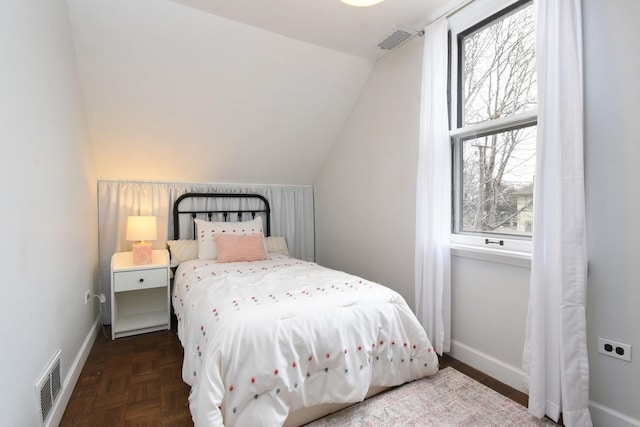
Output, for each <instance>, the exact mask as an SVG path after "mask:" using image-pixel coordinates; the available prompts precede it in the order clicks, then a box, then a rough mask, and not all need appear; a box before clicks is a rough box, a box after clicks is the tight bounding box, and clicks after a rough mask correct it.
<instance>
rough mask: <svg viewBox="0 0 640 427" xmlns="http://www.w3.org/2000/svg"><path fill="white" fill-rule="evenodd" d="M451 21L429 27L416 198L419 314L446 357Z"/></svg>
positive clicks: (425, 39) (416, 264) (448, 296)
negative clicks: (448, 100) (448, 82)
mask: <svg viewBox="0 0 640 427" xmlns="http://www.w3.org/2000/svg"><path fill="white" fill-rule="evenodd" d="M447 32H448V23H447V19H446V18H440V19H439V20H437V21H436V22H434V23H433V24H431V25H429V26H428V27H427V28H425V34H424V54H423V65H422V67H423V71H422V94H421V99H422V106H421V113H420V114H421V115H420V140H419V152H418V182H417V194H416V259H415V270H416V271H415V287H416V315H417V317H418V319H419V320H420V322H421V323H422V325H423V326H424V327H425V329H426V331H427V335H428V336H429V339H430V340H431V342H432V344H433V345H434V346H435V348H436V351H437V352H438V353H439V354H440V355H442V353H443V352H448V351H449V347H450V341H451V326H450V323H451V322H450V319H451V307H450V306H451V289H450V288H451V255H450V253H449V244H450V239H451V145H450V142H449V121H448V112H447V67H448V40H447V37H448V36H447Z"/></svg>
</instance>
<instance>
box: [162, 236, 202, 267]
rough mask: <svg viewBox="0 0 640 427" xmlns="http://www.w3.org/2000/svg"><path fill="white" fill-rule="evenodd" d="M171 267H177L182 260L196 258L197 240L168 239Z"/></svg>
mask: <svg viewBox="0 0 640 427" xmlns="http://www.w3.org/2000/svg"><path fill="white" fill-rule="evenodd" d="M167 246H169V253H170V254H171V267H177V266H178V265H180V263H181V262H183V261H189V260H190V259H196V258H198V242H197V241H195V240H169V241H167Z"/></svg>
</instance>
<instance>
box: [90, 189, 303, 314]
mask: <svg viewBox="0 0 640 427" xmlns="http://www.w3.org/2000/svg"><path fill="white" fill-rule="evenodd" d="M189 192H199V193H257V194H261V195H263V196H265V197H266V198H267V200H269V204H270V205H271V235H272V236H283V237H285V239H286V241H287V246H288V248H289V253H290V254H291V256H293V257H295V258H298V259H304V260H308V261H313V260H314V259H315V253H314V251H315V242H314V213H313V187H311V186H285V185H282V186H281V185H248V184H247V185H245V184H199V183H163V182H138V181H98V246H99V248H98V264H99V265H98V269H99V271H98V287H99V289H100V292H101V293H104V294H105V295H107V304H103V305H102V306H104V308H103V312H102V319H103V323H105V324H109V323H111V308H110V303H111V301H110V298H109V295H110V289H111V280H110V274H111V270H110V264H111V255H113V253H114V252H118V251H129V250H131V242H127V241H126V240H125V228H126V223H127V216H129V215H155V216H156V217H157V221H158V240H156V241H155V242H153V248H154V249H165V248H166V247H167V246H166V242H167V240H171V239H173V223H172V221H173V217H172V214H173V202H174V201H175V200H176V199H177V198H178V197H179V196H181V195H182V194H184V193H189Z"/></svg>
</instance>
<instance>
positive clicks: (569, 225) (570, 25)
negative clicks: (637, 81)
mask: <svg viewBox="0 0 640 427" xmlns="http://www.w3.org/2000/svg"><path fill="white" fill-rule="evenodd" d="M534 4H535V7H536V9H537V12H536V16H537V29H536V31H537V41H536V55H537V71H538V138H537V140H538V142H537V151H536V156H537V157H536V178H535V189H534V201H535V204H534V228H535V229H534V236H533V259H532V265H531V284H530V296H529V310H528V318H527V328H526V338H525V348H524V357H523V368H524V371H525V373H526V377H525V383H526V386H527V387H528V389H529V412H530V413H531V414H533V415H535V416H538V417H542V416H544V415H545V414H546V415H548V416H549V417H550V418H552V419H554V420H558V418H559V416H560V413H562V416H563V420H564V424H565V425H566V426H567V427H571V426H581V427H583V426H590V425H592V423H591V417H590V414H589V409H588V403H589V395H588V393H589V363H588V360H587V348H586V320H585V299H586V298H585V294H586V274H587V252H586V227H585V199H584V164H583V86H582V85H583V72H582V30H581V28H582V23H581V5H580V0H566V1H565V0H563V1H558V0H536V1H535V2H534Z"/></svg>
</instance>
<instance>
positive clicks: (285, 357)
mask: <svg viewBox="0 0 640 427" xmlns="http://www.w3.org/2000/svg"><path fill="white" fill-rule="evenodd" d="M270 214H271V210H270V206H269V202H268V201H267V200H266V199H265V198H264V197H262V196H260V195H253V194H202V193H192V194H191V193H190V194H185V195H183V196H181V197H180V198H178V199H177V200H176V203H175V205H174V212H173V219H174V240H173V241H171V242H169V243H170V245H169V247H170V252H171V254H172V265H173V266H174V268H175V273H174V284H173V291H172V304H173V307H174V311H175V315H176V317H177V319H178V336H179V339H180V342H181V343H182V346H183V348H184V361H183V369H182V377H183V380H184V381H185V382H186V383H187V384H189V385H190V386H191V393H190V395H189V407H190V410H191V414H192V418H193V421H194V424H195V426H196V427H200V426H218V425H226V426H280V425H287V426H289V425H301V424H304V423H305V422H308V421H311V420H313V419H315V418H318V417H320V416H323V415H326V414H328V413H331V412H334V411H336V410H337V409H340V408H341V407H344V406H346V405H348V404H351V403H354V402H359V401H362V400H363V399H365V398H366V397H367V396H369V395H371V394H375V393H377V392H380V391H381V390H383V389H384V388H386V387H392V386H396V385H400V384H403V383H405V382H408V381H412V380H415V379H418V378H422V377H425V376H429V375H432V374H434V373H436V372H437V370H438V359H437V356H436V354H435V352H434V350H433V347H432V345H431V343H430V341H429V339H428V338H427V336H426V334H425V332H424V329H423V328H422V326H421V325H420V324H419V322H418V321H417V319H416V318H415V316H414V315H413V313H412V312H411V310H410V309H409V307H408V306H407V304H406V302H405V301H404V299H403V298H402V297H401V296H400V295H399V294H398V293H396V292H395V291H393V290H391V289H389V288H387V287H384V286H382V285H379V284H376V283H373V282H371V281H368V280H365V279H363V278H360V277H357V276H353V275H350V274H347V273H344V272H340V271H336V270H331V269H328V268H324V267H322V266H320V265H318V264H316V263H313V262H308V261H303V260H299V259H296V258H292V257H290V256H289V255H288V249H287V247H286V242H284V239H282V238H281V237H273V236H270V231H271V230H270V228H271V227H270V222H271V221H270ZM196 245H197V251H196V250H195V247H196ZM212 245H213V246H212ZM187 246H188V247H189V248H190V249H189V250H187V251H185V250H184V248H185V247H187ZM187 252H188V254H187V255H185V253H187ZM196 252H197V256H195V254H196Z"/></svg>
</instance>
